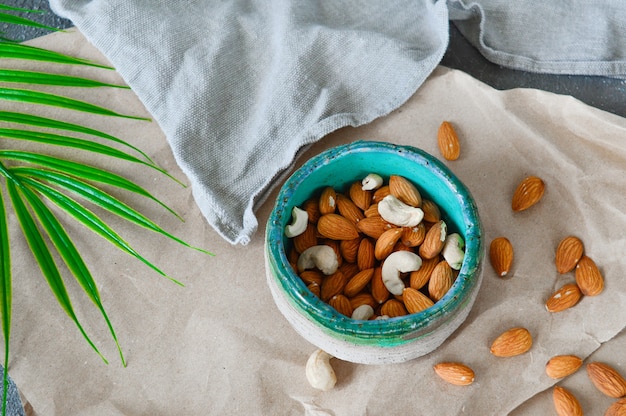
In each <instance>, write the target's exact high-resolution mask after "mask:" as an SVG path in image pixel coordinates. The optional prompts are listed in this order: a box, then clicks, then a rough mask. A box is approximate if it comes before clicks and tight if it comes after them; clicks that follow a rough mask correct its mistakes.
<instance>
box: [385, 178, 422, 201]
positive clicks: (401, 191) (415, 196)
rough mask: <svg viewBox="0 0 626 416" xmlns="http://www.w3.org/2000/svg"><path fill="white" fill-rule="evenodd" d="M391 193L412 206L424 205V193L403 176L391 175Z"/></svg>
mask: <svg viewBox="0 0 626 416" xmlns="http://www.w3.org/2000/svg"><path fill="white" fill-rule="evenodd" d="M389 193H390V194H391V195H393V196H395V197H396V198H398V199H399V200H400V201H402V202H404V203H405V204H407V205H410V206H412V207H416V208H419V207H421V206H422V195H421V194H420V192H419V191H418V190H417V188H416V187H415V185H413V184H412V183H411V181H409V180H408V179H406V178H405V177H403V176H398V175H391V176H390V177H389Z"/></svg>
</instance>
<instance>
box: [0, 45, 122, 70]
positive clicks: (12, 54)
mask: <svg viewBox="0 0 626 416" xmlns="http://www.w3.org/2000/svg"><path fill="white" fill-rule="evenodd" d="M0 58H5V59H27V60H34V61H45V62H52V63H57V64H70V65H87V66H92V67H96V68H102V69H110V70H112V69H113V68H111V67H110V66H106V65H101V64H98V63H95V62H91V61H89V60H87V59H80V58H75V57H73V56H69V55H65V54H62V53H59V52H54V51H49V50H46V49H42V48H38V47H36V46H29V45H24V44H21V43H0Z"/></svg>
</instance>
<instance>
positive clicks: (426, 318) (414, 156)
mask: <svg viewBox="0 0 626 416" xmlns="http://www.w3.org/2000/svg"><path fill="white" fill-rule="evenodd" d="M372 172H373V173H378V174H379V175H381V176H382V177H383V178H388V177H389V176H390V175H393V174H395V175H401V176H404V177H406V178H408V179H410V180H411V181H413V183H415V184H416V185H417V187H418V189H419V190H420V192H421V193H422V195H423V196H424V198H428V199H431V200H433V201H434V202H435V203H436V204H437V205H438V206H439V207H440V209H441V211H442V213H443V214H444V215H443V219H444V220H445V221H446V223H447V224H448V227H449V229H450V230H452V231H456V232H459V233H460V234H461V235H462V236H463V238H464V240H465V244H466V249H465V250H466V256H465V260H464V262H463V266H462V267H461V270H460V271H459V276H458V277H457V279H456V280H455V282H454V285H453V286H452V288H451V289H450V291H449V292H448V293H447V294H446V295H445V296H444V297H443V298H442V299H441V300H440V301H439V302H437V303H436V304H435V305H434V306H433V307H431V308H428V309H427V310H425V311H422V312H420V313H417V314H411V315H407V316H403V317H397V318H392V319H388V320H370V321H359V320H353V319H351V318H349V317H346V316H344V315H342V314H340V313H338V312H337V311H336V310H335V309H334V308H332V307H331V306H330V305H328V304H327V303H325V302H323V301H321V300H320V299H319V298H317V297H316V296H314V295H313V294H312V293H311V292H310V291H309V290H308V289H307V287H306V285H305V284H304V283H303V282H302V280H301V279H300V278H299V277H298V276H297V274H296V273H295V272H294V270H293V269H292V268H291V266H290V264H289V262H288V261H287V255H286V250H285V247H289V245H290V242H289V239H288V238H286V237H285V235H284V232H283V230H284V227H285V226H286V225H287V224H288V223H289V222H290V221H291V209H292V208H293V206H300V205H301V204H302V203H303V202H304V201H306V200H307V199H309V198H310V197H311V196H312V195H315V194H316V193H319V191H320V190H321V189H323V188H324V187H326V186H333V187H334V188H335V189H337V190H343V189H345V188H346V187H347V186H349V185H350V184H351V183H352V182H354V181H356V180H361V179H362V178H364V177H365V176H366V175H367V174H369V173H372ZM481 233H482V231H481V225H480V220H479V216H478V211H477V208H476V205H475V203H474V200H473V198H472V196H471V195H470V192H469V190H468V189H467V188H466V187H465V186H464V185H463V184H462V183H461V182H460V181H459V180H458V179H457V178H456V176H454V175H453V174H452V172H451V171H450V170H449V169H448V168H447V167H446V166H445V165H444V164H443V163H441V162H440V161H439V160H437V159H436V158H435V157H433V156H431V155H429V154H427V153H426V152H424V151H422V150H420V149H417V148H414V147H409V146H399V145H394V144H391V143H385V142H372V141H358V142H354V143H350V144H347V145H343V146H338V147H334V148H331V149H329V150H327V151H325V152H323V153H321V154H319V155H318V156H315V157H313V158H312V159H310V160H309V161H307V162H306V163H305V164H304V165H303V166H302V167H301V168H300V169H298V170H297V171H296V172H294V174H293V175H292V176H291V177H290V178H289V179H288V180H287V181H286V183H285V184H284V185H283V187H282V188H281V190H280V192H279V195H278V197H277V201H276V205H275V207H274V209H273V211H272V213H271V215H270V218H269V220H268V224H267V228H266V241H265V243H266V246H265V251H266V252H265V256H266V272H267V278H268V284H269V287H270V289H271V292H272V295H273V297H274V300H275V302H276V304H277V306H278V308H279V309H280V311H281V312H282V313H283V315H284V316H285V317H286V318H287V320H288V321H289V322H290V323H291V325H292V326H293V327H294V329H296V331H297V332H298V333H300V335H302V336H303V337H304V338H306V339H307V340H309V341H310V342H311V343H313V344H314V345H316V346H317V347H319V348H322V349H324V350H325V351H327V352H329V353H330V354H332V355H334V356H336V357H338V358H342V359H345V360H348V361H353V362H360V363H370V364H373V363H386V362H402V361H406V360H409V359H412V358H416V357H419V356H421V355H424V354H427V353H429V352H431V351H432V350H434V349H435V348H437V347H438V346H439V345H441V343H442V342H443V341H444V340H445V339H446V338H447V337H448V336H449V335H450V334H451V333H452V332H454V331H455V330H456V329H457V328H458V326H460V325H461V324H462V322H463V321H464V320H465V318H466V317H467V314H468V313H469V311H470V309H471V306H472V304H473V302H474V300H475V297H476V293H477V291H478V288H479V287H480V282H481V278H482V274H481V265H482V257H483V245H482V236H481Z"/></svg>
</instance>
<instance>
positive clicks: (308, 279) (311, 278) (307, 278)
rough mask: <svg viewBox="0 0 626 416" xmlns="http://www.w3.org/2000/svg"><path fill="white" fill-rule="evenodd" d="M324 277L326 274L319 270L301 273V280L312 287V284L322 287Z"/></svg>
mask: <svg viewBox="0 0 626 416" xmlns="http://www.w3.org/2000/svg"><path fill="white" fill-rule="evenodd" d="M324 277H325V276H324V274H323V273H322V272H320V271H319V270H305V271H303V272H300V279H302V281H303V282H304V283H306V284H307V285H310V284H311V283H315V284H317V285H321V284H322V280H324Z"/></svg>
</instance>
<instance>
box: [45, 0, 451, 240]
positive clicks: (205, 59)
mask: <svg viewBox="0 0 626 416" xmlns="http://www.w3.org/2000/svg"><path fill="white" fill-rule="evenodd" d="M50 4H51V7H52V8H53V10H54V11H55V12H56V13H57V14H59V15H61V16H64V17H67V18H68V19H70V20H72V22H73V23H74V24H75V25H76V27H77V28H78V29H80V30H81V32H83V34H84V35H85V36H86V37H87V39H89V40H90V41H91V42H92V43H93V44H94V45H95V46H96V47H97V48H98V49H99V50H101V51H102V53H103V54H104V55H105V56H106V57H107V58H108V59H109V60H110V61H111V63H112V64H113V65H114V66H115V68H116V69H117V70H118V72H119V73H120V74H121V75H122V77H124V79H125V81H126V82H127V83H128V84H129V85H130V86H131V87H132V88H133V90H134V91H135V93H136V94H137V96H138V97H139V98H140V100H141V101H142V102H143V103H144V105H145V106H146V108H147V109H148V111H149V112H150V113H151V114H152V116H153V117H154V119H155V120H156V121H157V122H158V123H159V125H160V126H161V128H162V129H163V131H164V133H165V135H166V137H167V139H168V142H169V144H170V145H171V147H172V150H173V153H174V156H175V158H176V160H177V163H178V164H179V165H180V167H181V169H182V170H183V171H184V173H185V174H186V175H187V176H188V178H189V180H190V182H191V184H192V189H193V194H194V197H195V200H196V202H197V204H198V206H199V208H200V210H201V211H202V213H203V214H204V216H205V217H206V218H207V220H208V222H209V223H210V224H211V225H212V226H213V227H214V228H215V229H216V230H217V231H218V232H219V233H220V234H221V235H222V236H223V237H224V238H225V239H226V240H228V241H230V242H231V243H242V244H246V243H247V242H248V241H249V239H250V237H251V235H252V234H253V233H254V231H255V230H256V228H257V226H258V224H257V219H256V217H255V214H254V209H255V206H257V205H258V204H260V203H261V202H262V201H263V200H264V198H265V197H266V196H267V195H268V193H269V191H271V189H272V187H273V185H275V184H278V183H279V182H280V180H279V179H280V175H281V174H284V173H288V172H289V170H288V168H289V167H290V166H291V165H292V163H293V161H294V158H295V156H296V155H297V153H298V151H299V150H301V149H302V148H304V147H306V145H308V144H311V143H313V142H315V141H317V140H319V139H320V138H322V137H323V136H325V135H326V134H328V133H330V132H331V131H334V130H336V129H338V128H340V127H344V126H348V125H351V126H358V125H362V124H365V123H368V122H370V121H372V120H374V119H376V118H378V117H380V116H382V115H385V114H387V113H389V112H391V111H392V110H394V109H396V108H397V107H399V106H400V105H401V104H403V103H404V102H405V101H406V100H407V99H408V98H409V97H411V95H412V94H413V93H414V92H415V91H416V90H417V88H418V87H419V86H420V85H421V84H422V82H423V81H424V80H425V79H426V77H427V76H428V75H429V74H430V73H431V72H432V70H433V69H434V68H435V67H436V66H437V64H438V63H439V61H440V60H441V58H442V57H443V54H444V52H445V50H446V47H447V40H448V15H447V8H446V3H445V1H443V0H440V1H432V0H418V1H415V0H393V1H385V2H370V1H367V0H350V1H341V2H327V1H314V0H232V1H228V2H223V1H218V0H195V1H186V2H172V1H170V0H92V1H88V0H53V1H51V2H50Z"/></svg>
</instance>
